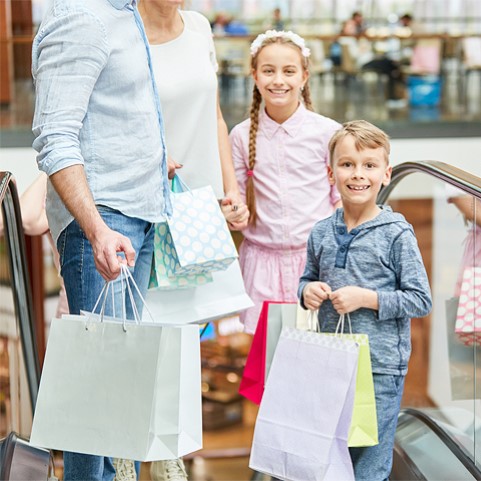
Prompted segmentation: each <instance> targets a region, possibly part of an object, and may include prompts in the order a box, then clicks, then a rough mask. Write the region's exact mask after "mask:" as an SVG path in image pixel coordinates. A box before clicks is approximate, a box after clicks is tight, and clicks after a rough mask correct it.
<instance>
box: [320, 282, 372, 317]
mask: <svg viewBox="0 0 481 481" xmlns="http://www.w3.org/2000/svg"><path fill="white" fill-rule="evenodd" d="M329 298H330V299H331V302H332V307H334V309H335V310H336V311H337V312H338V313H339V314H348V313H349V312H353V311H356V310H357V309H360V308H361V307H365V308H367V309H375V310H377V309H378V301H377V292H376V291H372V290H371V289H364V288H362V287H357V286H345V287H341V288H340V289H337V291H334V292H332V293H331V295H330V296H329Z"/></svg>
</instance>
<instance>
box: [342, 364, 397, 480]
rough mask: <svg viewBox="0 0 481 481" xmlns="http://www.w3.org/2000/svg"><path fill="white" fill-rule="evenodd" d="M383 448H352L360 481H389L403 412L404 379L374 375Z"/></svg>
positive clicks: (380, 443) (356, 474) (379, 445)
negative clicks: (395, 436) (399, 416)
mask: <svg viewBox="0 0 481 481" xmlns="http://www.w3.org/2000/svg"><path fill="white" fill-rule="evenodd" d="M373 378H374V391H375V394H376V410H377V425H378V436H379V444H378V445H376V446H369V447H366V448H349V452H350V454H351V459H352V463H353V465H354V475H355V478H356V481H385V480H387V479H389V475H390V474H391V468H392V459H393V449H394V435H395V434H396V427H397V419H398V414H399V410H400V409H401V398H402V395H403V390H404V378H405V377H404V376H394V375H390V374H376V373H374V374H373Z"/></svg>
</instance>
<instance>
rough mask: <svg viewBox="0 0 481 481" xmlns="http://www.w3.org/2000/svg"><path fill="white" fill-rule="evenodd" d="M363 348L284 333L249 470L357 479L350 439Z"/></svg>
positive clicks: (305, 478)
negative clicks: (350, 450) (348, 440)
mask: <svg viewBox="0 0 481 481" xmlns="http://www.w3.org/2000/svg"><path fill="white" fill-rule="evenodd" d="M358 355H359V345H358V344H357V343H356V342H355V341H352V340H349V339H345V338H342V337H335V336H325V335H323V334H319V333H316V332H306V331H301V330H298V329H293V328H290V327H285V328H284V329H283V330H282V333H281V337H280V339H279V343H278V345H277V349H276V351H275V354H274V358H273V361H272V365H271V370H270V373H269V377H268V379H267V382H266V386H265V391H264V395H263V398H262V402H261V405H260V408H259V412H258V415H257V420H256V425H255V430H254V439H253V443H252V450H251V457H250V463H249V467H250V468H251V469H254V470H255V471H259V472H262V473H266V474H269V475H271V476H275V477H276V478H279V479H283V480H289V481H323V480H332V481H338V480H340V479H342V480H346V481H349V480H354V472H353V467H352V462H351V458H350V456H349V451H348V447H347V438H348V432H349V426H350V423H351V416H352V411H353V405H354V393H355V386H356V371H357V362H358Z"/></svg>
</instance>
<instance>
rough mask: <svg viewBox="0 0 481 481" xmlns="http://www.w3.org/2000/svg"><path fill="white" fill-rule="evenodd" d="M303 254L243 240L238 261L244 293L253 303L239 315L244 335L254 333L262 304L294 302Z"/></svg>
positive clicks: (304, 249)
mask: <svg viewBox="0 0 481 481" xmlns="http://www.w3.org/2000/svg"><path fill="white" fill-rule="evenodd" d="M306 254H307V251H306V247H302V248H298V249H289V250H280V249H279V250H278V249H268V248H265V247H260V246H258V245H256V244H253V243H252V242H249V241H248V240H247V239H244V241H243V242H242V244H241V247H240V249H239V262H240V266H241V269H242V276H243V278H244V283H245V287H246V291H247V293H248V294H249V296H250V297H251V299H252V301H253V302H254V306H253V307H250V308H249V309H246V310H245V311H242V312H241V313H240V319H241V322H242V323H243V324H244V331H245V332H247V333H249V334H253V333H254V332H255V330H256V326H257V321H258V319H259V314H260V311H261V308H262V303H263V302H264V301H281V302H297V288H298V287H299V277H300V276H301V275H302V273H303V272H304V267H305V264H306Z"/></svg>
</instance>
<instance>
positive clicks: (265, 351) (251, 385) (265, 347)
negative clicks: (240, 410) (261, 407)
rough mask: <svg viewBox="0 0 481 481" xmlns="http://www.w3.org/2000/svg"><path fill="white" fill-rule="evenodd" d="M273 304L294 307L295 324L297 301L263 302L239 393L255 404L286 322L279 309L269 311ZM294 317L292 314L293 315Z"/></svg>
mask: <svg viewBox="0 0 481 481" xmlns="http://www.w3.org/2000/svg"><path fill="white" fill-rule="evenodd" d="M273 304H276V305H278V304H285V305H289V306H293V307H294V316H293V319H292V321H293V322H292V325H295V320H296V317H295V308H296V307H297V304H295V303H283V302H282V301H264V302H263V304H262V309H261V313H260V315H259V321H258V322H257V328H256V331H255V333H254V338H253V339H252V344H251V348H250V351H249V355H248V356H247V360H246V365H245V367H244V372H243V374H242V379H241V383H240V386H239V393H240V394H242V396H244V397H245V398H247V399H249V400H250V401H252V402H253V403H255V404H260V402H261V399H262V394H263V393H264V385H265V380H266V376H267V372H266V369H267V365H268V364H270V360H271V359H272V355H273V350H275V345H276V344H277V340H278V338H279V335H280V332H281V329H282V326H283V325H284V324H285V322H284V321H285V319H283V316H282V313H281V311H280V310H278V311H277V312H276V313H275V315H272V312H269V306H272V305H273ZM291 317H292V316H291ZM273 322H275V323H276V324H277V326H276V327H277V328H278V329H275V330H276V331H278V332H277V333H274V335H273V336H272V337H273V338H272V339H271V342H269V340H268V332H269V331H272V327H273V326H270V327H271V329H269V323H273Z"/></svg>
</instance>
